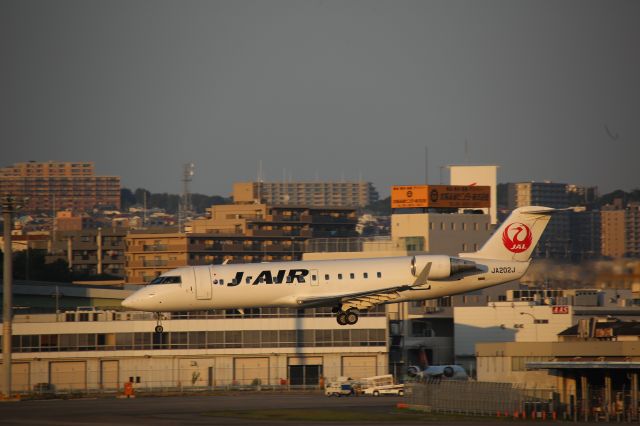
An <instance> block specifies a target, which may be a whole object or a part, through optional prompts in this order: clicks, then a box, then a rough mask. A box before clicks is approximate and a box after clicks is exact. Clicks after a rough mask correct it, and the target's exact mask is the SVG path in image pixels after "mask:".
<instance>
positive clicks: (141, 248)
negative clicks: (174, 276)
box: [126, 230, 189, 284]
mask: <svg viewBox="0 0 640 426" xmlns="http://www.w3.org/2000/svg"><path fill="white" fill-rule="evenodd" d="M188 241H189V239H188V238H187V235H186V234H185V233H180V232H163V231H162V230H158V231H157V232H153V231H151V230H134V231H130V232H129V233H128V234H127V236H126V277H127V282H128V283H137V284H142V283H148V282H149V281H151V280H152V279H153V278H155V277H156V276H158V275H160V274H161V273H163V272H167V271H170V270H171V269H174V268H178V267H180V266H185V265H188V264H189V252H188V248H187V246H188Z"/></svg>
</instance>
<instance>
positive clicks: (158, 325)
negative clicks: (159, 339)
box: [156, 312, 164, 334]
mask: <svg viewBox="0 0 640 426" xmlns="http://www.w3.org/2000/svg"><path fill="white" fill-rule="evenodd" d="M161 315H162V314H160V312H156V333H158V334H160V333H162V332H163V331H164V328H162V316H161Z"/></svg>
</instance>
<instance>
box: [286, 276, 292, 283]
mask: <svg viewBox="0 0 640 426" xmlns="http://www.w3.org/2000/svg"><path fill="white" fill-rule="evenodd" d="M292 282H293V277H292V276H291V275H287V284H291V283H292Z"/></svg>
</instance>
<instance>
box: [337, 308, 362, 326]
mask: <svg viewBox="0 0 640 426" xmlns="http://www.w3.org/2000/svg"><path fill="white" fill-rule="evenodd" d="M333 313H335V314H336V321H338V324H340V325H354V324H355V323H357V322H358V312H357V311H356V310H355V309H353V308H352V309H347V310H346V311H343V310H342V307H336V308H334V309H333Z"/></svg>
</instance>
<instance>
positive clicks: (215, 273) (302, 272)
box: [123, 255, 529, 312]
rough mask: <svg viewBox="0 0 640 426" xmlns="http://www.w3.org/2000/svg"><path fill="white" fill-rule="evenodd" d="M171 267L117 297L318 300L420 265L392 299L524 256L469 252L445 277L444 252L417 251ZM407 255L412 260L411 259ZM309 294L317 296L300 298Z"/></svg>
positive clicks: (520, 270) (470, 284)
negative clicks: (419, 278)
mask: <svg viewBox="0 0 640 426" xmlns="http://www.w3.org/2000/svg"><path fill="white" fill-rule="evenodd" d="M413 259H414V257H410V256H407V257H389V258H372V259H349V260H314V261H299V262H274V263H253V264H227V265H208V266H194V267H184V268H178V269H175V270H173V271H170V272H167V273H165V274H163V276H180V281H181V282H180V283H171V284H154V285H148V286H146V287H144V288H143V289H141V290H139V291H137V292H136V293H134V294H133V295H131V296H130V297H129V298H127V299H126V300H125V301H124V302H123V306H124V307H126V308H129V309H136V310H144V311H153V312H171V311H194V310H208V309H234V308H236V309H239V308H255V307H299V308H305V307H310V306H326V305H327V304H324V303H322V299H323V298H327V299H329V298H331V297H337V296H340V295H344V294H351V293H358V292H366V291H370V290H376V289H387V288H389V287H393V286H402V285H412V284H413V283H414V282H415V280H416V275H417V274H418V273H419V272H420V271H421V270H422V269H423V268H424V267H425V266H426V265H427V264H428V263H431V269H430V271H429V275H428V283H427V285H424V286H420V288H419V289H410V290H406V291H402V292H399V293H398V297H397V298H395V299H394V300H393V301H392V302H393V303H395V302H404V301H411V300H425V299H434V298H438V297H442V296H449V295H453V294H459V293H465V292H469V291H473V290H477V289H481V288H485V287H490V286H493V285H496V284H502V283H505V282H508V281H512V280H516V279H518V278H520V277H521V276H522V275H524V273H525V272H526V270H527V268H528V266H529V262H528V261H527V262H518V261H509V260H485V259H470V260H471V261H473V262H475V265H476V269H475V270H474V271H473V272H464V273H457V274H454V275H451V276H450V269H449V268H450V263H449V261H450V257H449V256H440V255H421V256H415V260H413ZM412 262H413V263H412ZM309 299H315V300H318V301H319V302H314V303H310V302H305V300H309Z"/></svg>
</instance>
